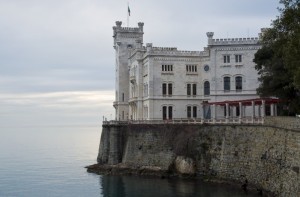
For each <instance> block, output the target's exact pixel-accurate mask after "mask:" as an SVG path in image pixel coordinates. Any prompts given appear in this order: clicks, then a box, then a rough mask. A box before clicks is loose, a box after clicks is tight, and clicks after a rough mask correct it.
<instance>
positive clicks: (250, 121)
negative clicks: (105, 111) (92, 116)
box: [103, 116, 264, 125]
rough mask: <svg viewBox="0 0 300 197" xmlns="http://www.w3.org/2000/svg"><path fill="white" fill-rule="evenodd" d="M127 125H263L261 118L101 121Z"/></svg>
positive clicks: (106, 123) (108, 123)
mask: <svg viewBox="0 0 300 197" xmlns="http://www.w3.org/2000/svg"><path fill="white" fill-rule="evenodd" d="M129 124H198V125H201V124H264V118H263V117H251V116H249V117H243V118H239V117H229V118H216V119H214V118H212V119H200V118H199V119H198V118H197V119H171V120H127V121H117V120H110V121H103V125H129Z"/></svg>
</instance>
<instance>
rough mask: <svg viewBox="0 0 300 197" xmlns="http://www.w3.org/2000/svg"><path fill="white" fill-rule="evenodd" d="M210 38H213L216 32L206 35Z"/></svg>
mask: <svg viewBox="0 0 300 197" xmlns="http://www.w3.org/2000/svg"><path fill="white" fill-rule="evenodd" d="M206 35H207V37H208V38H213V37H214V32H207V33H206Z"/></svg>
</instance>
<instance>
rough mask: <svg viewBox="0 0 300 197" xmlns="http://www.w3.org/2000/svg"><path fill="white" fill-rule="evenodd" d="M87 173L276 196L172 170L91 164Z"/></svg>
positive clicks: (233, 183)
mask: <svg viewBox="0 0 300 197" xmlns="http://www.w3.org/2000/svg"><path fill="white" fill-rule="evenodd" d="M85 168H86V169H87V172H88V173H94V174H97V175H105V176H138V177H153V178H160V179H188V180H198V181H202V182H206V183H211V184H217V185H225V186H231V187H234V188H240V189H241V190H243V191H244V192H245V194H256V195H258V196H270V197H271V196H276V195H275V194H274V193H272V192H269V191H266V190H264V189H258V187H257V186H255V185H253V184H250V183H247V184H246V185H245V183H241V182H238V181H236V180H226V179H217V178H215V177H207V176H200V175H197V174H196V173H195V174H192V175H191V174H181V173H177V172H175V171H173V170H171V169H170V170H163V169H161V168H160V167H156V166H141V167H130V166H127V165H124V164H116V165H108V164H93V165H89V166H86V167H85Z"/></svg>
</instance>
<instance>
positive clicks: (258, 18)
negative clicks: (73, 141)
mask: <svg viewBox="0 0 300 197" xmlns="http://www.w3.org/2000/svg"><path fill="white" fill-rule="evenodd" d="M278 1H279V0H226V1H222V0H209V1H207V0H185V1H184V0H147V1H146V0H129V6H130V10H131V16H130V21H129V25H130V26H137V23H138V22H140V21H141V22H144V23H145V26H144V33H145V34H144V42H145V43H150V42H151V43H153V45H154V46H165V47H178V49H181V50H202V49H203V47H205V45H206V43H207V37H206V34H205V33H206V32H208V31H213V32H215V36H214V37H215V38H227V37H228V38H234V37H257V34H258V33H259V31H260V28H262V27H269V26H270V24H271V20H272V19H275V18H276V16H277V15H278V14H279V13H278V11H277V7H278V6H279V3H278ZM127 2H128V1H126V0H111V1H108V0H106V1H104V0H0V127H2V128H3V127H10V126H34V125H35V126H56V125H64V126H66V125H83V126H94V125H100V124H101V120H102V116H106V117H107V118H111V117H113V114H114V109H113V107H112V102H113V100H114V94H113V92H114V66H115V65H114V62H115V60H114V49H113V39H112V26H113V25H115V21H117V20H120V21H123V26H127Z"/></svg>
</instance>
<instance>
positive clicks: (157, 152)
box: [90, 117, 300, 196]
mask: <svg viewBox="0 0 300 197" xmlns="http://www.w3.org/2000/svg"><path fill="white" fill-rule="evenodd" d="M299 128H300V119H299V118H298V119H296V118H281V117H274V118H267V119H266V120H265V124H264V125H191V124H180V125H178V124H164V125H161V124H160V125H149V124H124V125H103V131H102V136H101V142H100V146H99V154H98V158H97V161H98V166H101V165H102V166H107V165H110V166H116V168H123V169H125V168H126V170H127V171H128V169H130V170H129V171H130V173H132V172H134V171H135V170H136V171H141V169H148V170H154V171H155V170H157V171H160V172H164V173H177V174H188V175H194V176H196V177H199V178H203V179H211V180H222V181H230V182H232V181H233V182H236V183H238V184H240V185H242V184H244V183H245V182H246V180H247V182H248V184H247V185H249V187H250V186H251V187H252V188H256V189H259V190H262V191H268V192H270V193H272V194H274V195H276V196H300V175H299V173H300V169H299V168H300V130H299ZM110 170H111V168H110ZM90 171H93V170H90ZM94 172H95V170H94Z"/></svg>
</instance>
